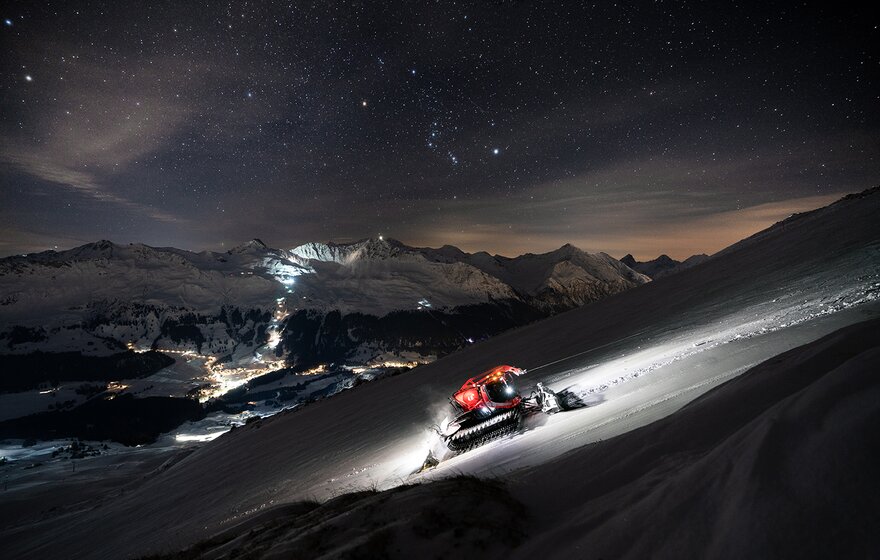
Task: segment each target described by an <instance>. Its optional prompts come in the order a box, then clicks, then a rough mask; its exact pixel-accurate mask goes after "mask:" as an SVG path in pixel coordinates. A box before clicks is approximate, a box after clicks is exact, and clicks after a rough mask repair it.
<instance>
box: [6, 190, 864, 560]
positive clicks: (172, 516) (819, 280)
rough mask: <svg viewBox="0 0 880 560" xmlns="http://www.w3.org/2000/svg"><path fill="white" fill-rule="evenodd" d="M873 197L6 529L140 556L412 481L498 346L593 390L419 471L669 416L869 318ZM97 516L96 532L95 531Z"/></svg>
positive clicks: (498, 464)
mask: <svg viewBox="0 0 880 560" xmlns="http://www.w3.org/2000/svg"><path fill="white" fill-rule="evenodd" d="M878 213H880V191H878V190H874V191H871V192H868V193H865V194H864V195H863V196H861V197H858V198H848V199H845V200H842V201H840V202H838V203H835V204H834V205H831V206H829V207H827V208H823V209H820V210H817V211H814V212H811V213H809V214H807V215H805V216H801V217H799V218H798V219H796V220H792V221H788V222H784V223H783V224H781V225H778V226H774V227H773V228H770V229H768V230H766V231H765V232H762V234H760V235H759V236H758V237H757V238H755V239H753V240H752V241H751V242H749V243H744V244H742V245H740V246H734V247H732V248H730V249H729V250H727V251H724V252H723V254H721V255H718V256H716V257H714V258H712V259H710V260H709V261H706V262H705V263H703V264H701V265H700V266H697V267H694V268H692V269H689V270H685V271H682V272H681V273H679V274H676V275H675V276H673V277H670V278H667V279H664V280H663V281H660V282H656V283H655V282H651V283H648V284H646V285H644V286H641V287H639V288H638V289H634V290H629V291H626V292H624V293H622V294H618V295H615V296H613V297H610V298H606V299H604V300H601V301H599V302H596V303H594V304H592V305H589V306H586V307H582V308H578V309H575V310H573V311H570V312H568V313H563V314H560V315H557V316H555V317H552V318H550V319H547V320H545V321H542V322H540V323H536V324H533V325H529V326H526V327H523V328H520V329H516V330H514V331H508V332H507V333H504V334H502V335H499V336H497V337H495V338H492V339H490V340H488V341H485V342H483V343H481V344H476V345H473V346H471V347H469V348H467V349H465V350H463V351H461V352H458V353H455V354H453V355H451V356H449V357H447V358H444V359H442V360H439V361H437V362H435V363H433V364H430V365H427V366H423V367H419V368H417V369H416V370H415V371H413V372H411V373H409V374H405V375H400V376H397V377H392V378H389V379H385V380H383V381H381V382H378V383H371V384H367V385H364V386H363V387H360V388H358V390H356V391H349V392H346V393H343V394H341V395H339V396H337V397H334V398H333V399H330V400H327V401H320V402H317V403H314V404H312V405H310V406H308V407H305V408H303V409H301V410H298V411H295V412H291V413H282V414H279V415H277V416H274V417H272V418H270V419H267V420H264V421H262V422H259V423H255V424H251V425H248V426H246V427H244V428H242V429H237V430H234V431H232V432H230V433H229V434H227V435H224V436H223V437H220V438H218V439H217V440H215V441H213V442H211V443H210V444H207V445H205V446H204V447H202V448H200V449H198V450H196V451H194V452H192V453H191V454H189V455H187V456H185V457H182V458H180V460H178V461H177V462H174V463H173V464H169V465H168V466H167V468H164V469H160V470H159V471H156V472H154V473H153V474H152V475H151V476H148V477H147V478H145V479H139V481H138V483H137V484H135V485H132V486H129V487H127V488H126V489H125V492H124V493H123V494H120V495H116V496H114V497H113V498H112V499H109V498H108V499H106V500H104V501H102V502H101V504H100V507H94V506H95V504H92V503H86V504H85V505H83V506H82V507H81V508H77V507H75V508H72V509H71V510H68V511H67V512H64V513H61V514H57V515H48V516H44V515H38V516H36V517H33V516H32V517H27V518H25V517H24V516H18V517H17V518H16V519H14V520H8V521H7V522H6V528H5V529H3V530H2V535H0V536H2V537H3V539H4V543H6V546H7V547H8V550H9V551H10V554H14V555H16V556H19V557H25V558H53V557H55V558H60V557H69V556H77V557H82V558H100V557H106V556H108V555H115V556H123V557H124V556H135V555H144V554H147V553H152V552H157V551H160V550H167V549H168V542H167V535H169V534H174V535H176V538H177V546H178V547H183V546H186V545H187V544H189V543H191V542H194V541H196V540H198V539H200V538H204V537H207V536H210V535H212V534H215V533H216V532H218V531H221V530H223V529H225V528H227V527H230V526H232V525H234V524H236V523H238V522H240V521H242V520H245V519H248V518H250V516H252V515H253V514H254V513H256V512H259V511H263V510H265V509H267V508H270V507H272V506H273V505H275V504H279V503H283V502H286V501H292V500H301V499H306V498H316V497H317V498H325V497H328V496H333V495H336V494H339V493H342V492H345V491H350V490H357V489H362V488H365V487H379V488H386V487H393V486H396V485H399V484H400V483H401V481H404V480H414V479H413V478H409V479H407V478H406V473H407V472H411V469H414V468H415V467H416V466H418V465H419V464H420V462H421V460H422V459H423V458H424V453H425V451H426V447H425V444H426V441H427V434H428V431H427V430H426V426H428V425H430V424H431V423H432V422H436V421H437V420H439V418H438V417H439V416H442V414H443V410H444V403H445V401H446V399H447V398H448V395H449V394H450V393H451V392H452V391H453V390H455V389H456V388H457V387H458V386H459V385H460V383H461V382H462V380H463V379H465V378H466V377H468V376H470V375H472V374H473V373H474V372H479V371H483V370H485V369H486V368H488V367H490V366H493V365H496V364H498V363H512V364H515V365H518V366H521V367H525V368H531V369H532V371H531V372H530V373H529V374H528V378H527V379H524V380H523V381H522V383H526V382H527V381H532V382H535V381H543V382H545V383H547V384H549V385H550V386H551V387H553V388H555V389H560V388H562V387H565V386H567V385H569V384H572V383H578V384H580V385H581V386H582V387H583V388H584V389H585V390H591V391H592V394H593V395H594V403H595V405H594V406H591V407H589V408H586V409H582V410H579V411H572V412H567V413H564V414H559V415H555V416H552V417H549V418H548V419H547V420H546V423H544V424H543V425H534V426H532V428H534V429H531V430H529V431H527V432H525V433H523V434H521V435H520V436H517V437H515V438H511V439H507V440H503V441H499V442H496V443H495V444H492V445H489V446H486V447H484V448H481V449H479V450H476V451H473V452H470V453H467V454H465V455H462V456H459V457H455V458H453V459H452V460H450V461H448V462H445V463H441V465H440V466H439V467H438V468H437V469H435V470H434V471H432V472H431V473H430V474H427V475H422V477H421V478H416V479H415V480H424V479H430V478H442V477H444V476H448V475H449V474H453V473H464V474H477V475H481V474H494V475H504V473H520V474H522V473H524V472H528V471H522V470H521V469H531V468H539V466H540V465H543V464H546V463H548V462H550V461H553V460H554V459H557V458H564V457H565V455H566V453H569V452H572V451H574V450H578V449H580V448H583V447H584V446H587V445H589V444H592V443H595V442H597V441H600V440H605V439H609V438H612V437H614V436H617V435H620V434H623V433H626V432H629V431H631V430H633V429H636V428H639V427H641V426H645V425H648V424H650V423H651V422H654V421H656V420H658V419H660V418H663V417H665V416H668V415H670V414H672V413H673V412H675V411H676V410H678V409H680V408H681V407H682V406H684V405H685V404H687V403H688V402H690V401H692V400H693V399H695V398H696V397H698V396H700V395H701V394H704V393H705V392H707V391H709V390H710V389H712V388H713V387H716V386H718V385H720V384H721V383H723V382H724V381H725V380H729V379H732V378H735V377H736V376H738V375H740V374H742V373H743V372H745V371H747V370H749V369H750V368H751V367H753V366H754V365H756V364H758V363H760V362H763V361H765V360H767V359H769V358H771V357H773V356H776V355H778V354H780V353H782V352H785V351H788V350H790V349H792V348H794V347H797V346H799V345H802V344H806V343H809V342H812V341H815V340H817V339H818V338H820V337H822V336H824V335H826V334H828V333H831V332H834V331H835V330H838V329H840V328H843V327H845V326H847V325H850V324H854V323H857V322H861V321H864V320H866V319H870V318H872V317H876V316H877V315H878V313H880V301H878V298H880V229H878V228H877V222H876V216H877V215H878ZM866 363H868V362H866ZM871 363H872V362H871ZM815 451H816V452H821V449H816V450H815ZM560 460H563V459H560ZM569 467H570V466H569ZM536 472H537V471H536ZM550 472H552V471H550ZM571 472H572V471H571V469H570V468H568V469H567V470H566V471H565V475H566V476H572V475H571ZM520 474H514V475H513V476H514V477H517V476H520ZM610 474H613V472H612V473H610ZM562 483H564V481H562V480H561V481H560V484H562ZM11 490H12V492H13V494H10V496H11V497H14V495H15V494H14V492H16V490H15V489H14V488H11ZM20 492H23V493H27V492H28V490H27V489H26V488H23V489H21V490H20ZM47 499H49V498H47ZM560 499H562V498H560ZM639 511H648V510H647V509H644V510H642V509H640V510H639ZM575 521H577V520H575ZM653 521H656V520H652V522H653ZM676 521H678V520H676ZM657 522H659V521H657ZM96 526H100V527H102V528H103V531H104V535H105V537H104V538H103V539H101V540H100V541H95V539H94V538H92V537H91V535H92V531H93V528H94V527H96ZM49 533H51V534H52V535H53V538H52V539H46V538H45V535H47V534H49ZM545 549H546V548H545Z"/></svg>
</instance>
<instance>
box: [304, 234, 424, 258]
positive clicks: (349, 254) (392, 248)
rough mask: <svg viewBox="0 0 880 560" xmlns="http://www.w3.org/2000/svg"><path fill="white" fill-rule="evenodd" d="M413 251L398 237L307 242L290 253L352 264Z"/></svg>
mask: <svg viewBox="0 0 880 560" xmlns="http://www.w3.org/2000/svg"><path fill="white" fill-rule="evenodd" d="M413 251H414V250H413V249H412V248H411V247H407V246H406V245H404V244H403V243H401V242H400V241H397V240H396V239H384V238H369V239H362V240H360V241H355V242H354V243H341V244H340V243H306V244H304V245H300V246H299V247H294V248H293V249H291V250H290V253H291V254H293V255H295V256H298V257H300V258H303V259H306V260H315V261H321V262H335V263H339V264H352V263H353V262H354V261H357V260H361V259H374V260H375V259H389V258H394V257H396V256H398V255H399V254H401V253H412V252H413Z"/></svg>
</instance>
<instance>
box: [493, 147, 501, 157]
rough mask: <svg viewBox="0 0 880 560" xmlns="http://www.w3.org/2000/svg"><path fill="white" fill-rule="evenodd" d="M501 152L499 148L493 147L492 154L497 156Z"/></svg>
mask: <svg viewBox="0 0 880 560" xmlns="http://www.w3.org/2000/svg"><path fill="white" fill-rule="evenodd" d="M500 153H501V150H500V149H499V148H492V155H496V156H497V155H498V154H500Z"/></svg>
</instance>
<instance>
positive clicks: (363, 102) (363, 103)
mask: <svg viewBox="0 0 880 560" xmlns="http://www.w3.org/2000/svg"><path fill="white" fill-rule="evenodd" d="M366 106H367V100H366V99H364V100H363V101H361V107H366Z"/></svg>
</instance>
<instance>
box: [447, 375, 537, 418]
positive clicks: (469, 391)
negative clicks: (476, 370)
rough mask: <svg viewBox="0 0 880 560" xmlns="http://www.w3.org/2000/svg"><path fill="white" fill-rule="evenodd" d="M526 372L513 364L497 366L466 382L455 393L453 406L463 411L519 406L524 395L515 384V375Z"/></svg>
mask: <svg viewBox="0 0 880 560" xmlns="http://www.w3.org/2000/svg"><path fill="white" fill-rule="evenodd" d="M524 373H525V372H524V371H523V370H521V369H519V368H516V367H513V366H507V365H504V366H497V367H494V368H492V369H490V370H489V371H485V372H483V373H481V374H480V375H478V376H476V377H471V378H470V379H468V380H467V381H465V382H464V385H462V386H461V389H459V390H458V391H457V392H456V393H455V394H454V395H452V401H453V406H457V407H458V408H460V409H461V411H462V412H470V411H472V410H474V409H477V408H480V407H483V408H488V409H511V408H515V407H517V406H519V404H520V403H521V402H522V396H520V394H519V392H517V390H516V387H515V386H514V385H513V376H514V375H522V374H524Z"/></svg>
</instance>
